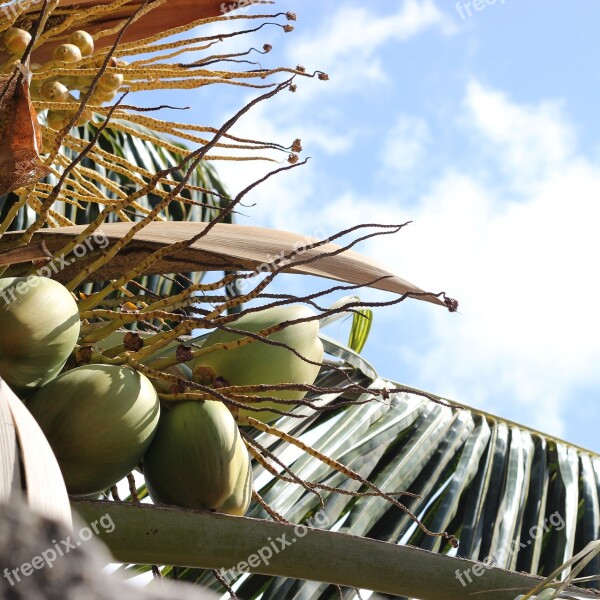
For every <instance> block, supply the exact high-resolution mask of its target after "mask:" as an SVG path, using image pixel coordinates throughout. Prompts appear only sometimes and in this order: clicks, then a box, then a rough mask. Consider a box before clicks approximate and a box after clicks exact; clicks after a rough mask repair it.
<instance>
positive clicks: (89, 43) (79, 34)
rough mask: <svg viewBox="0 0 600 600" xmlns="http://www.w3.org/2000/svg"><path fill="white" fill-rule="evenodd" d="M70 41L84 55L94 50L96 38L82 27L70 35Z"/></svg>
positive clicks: (88, 54)
mask: <svg viewBox="0 0 600 600" xmlns="http://www.w3.org/2000/svg"><path fill="white" fill-rule="evenodd" d="M69 43H70V44H73V45H75V46H77V47H78V48H79V50H81V55H82V56H90V54H92V52H94V38H93V37H92V36H91V35H90V34H89V33H88V32H87V31H83V30H82V29H81V30H79V31H74V32H73V33H72V34H71V35H70V36H69Z"/></svg>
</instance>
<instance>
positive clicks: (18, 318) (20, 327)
mask: <svg viewBox="0 0 600 600" xmlns="http://www.w3.org/2000/svg"><path fill="white" fill-rule="evenodd" d="M78 336H79V311H78V309H77V303H76V302H75V300H74V299H73V296H72V295H71V293H70V292H69V291H68V290H67V289H66V288H65V287H64V286H62V285H61V284H60V283H58V282H57V281H54V280H52V279H48V278H46V277H38V276H36V275H32V276H30V277H7V278H5V279H0V376H1V377H2V378H3V379H4V380H5V381H6V382H7V383H8V384H9V385H10V386H11V387H12V388H13V389H15V390H17V391H21V390H28V389H32V388H36V387H40V386H42V385H44V384H45V383H46V382H48V381H50V380H51V379H53V378H54V377H56V375H58V373H59V372H60V370H61V369H62V367H63V366H64V364H65V362H66V360H67V358H68V357H69V355H70V354H71V352H72V351H73V348H74V347H75V343H76V342H77V337H78Z"/></svg>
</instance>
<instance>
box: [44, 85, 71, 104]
mask: <svg viewBox="0 0 600 600" xmlns="http://www.w3.org/2000/svg"><path fill="white" fill-rule="evenodd" d="M40 93H41V96H42V100H45V101H46V102H68V101H69V90H68V89H67V87H66V86H64V85H63V84H62V83H60V81H46V82H45V83H44V84H43V85H42V87H41V89H40Z"/></svg>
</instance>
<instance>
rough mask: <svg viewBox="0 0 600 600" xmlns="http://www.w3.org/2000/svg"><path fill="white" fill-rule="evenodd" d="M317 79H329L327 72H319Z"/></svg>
mask: <svg viewBox="0 0 600 600" xmlns="http://www.w3.org/2000/svg"><path fill="white" fill-rule="evenodd" d="M319 79H320V80H321V81H329V75H327V73H319Z"/></svg>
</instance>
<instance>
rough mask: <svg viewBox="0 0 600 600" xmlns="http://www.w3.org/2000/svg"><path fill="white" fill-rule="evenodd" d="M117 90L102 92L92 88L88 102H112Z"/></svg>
mask: <svg viewBox="0 0 600 600" xmlns="http://www.w3.org/2000/svg"><path fill="white" fill-rule="evenodd" d="M116 95H117V92H103V91H102V90H97V89H96V90H94V93H93V94H92V95H91V96H90V104H98V105H100V104H104V103H105V102H112V101H113V100H114V99H115V96H116Z"/></svg>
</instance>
